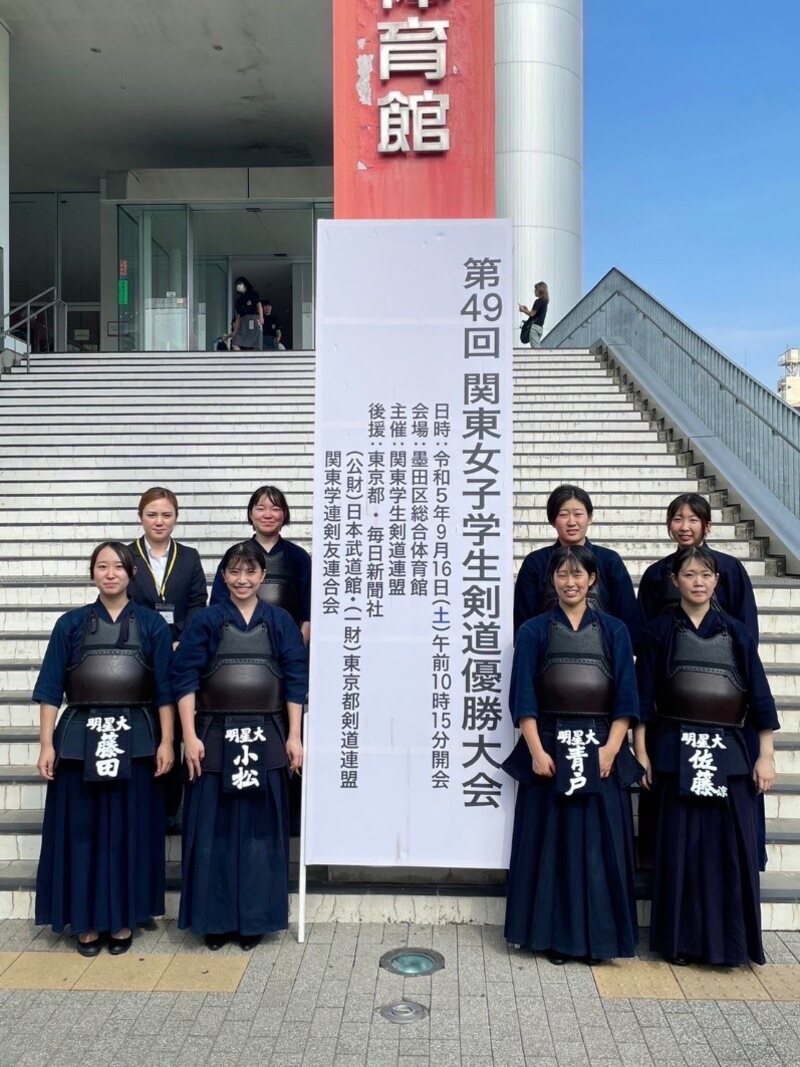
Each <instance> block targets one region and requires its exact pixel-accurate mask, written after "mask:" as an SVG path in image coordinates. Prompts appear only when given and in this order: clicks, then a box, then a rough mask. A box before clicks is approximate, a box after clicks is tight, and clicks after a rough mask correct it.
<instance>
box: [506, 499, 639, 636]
mask: <svg viewBox="0 0 800 1067" xmlns="http://www.w3.org/2000/svg"><path fill="white" fill-rule="evenodd" d="M593 512H594V508H593V506H592V501H591V497H590V496H589V494H588V493H587V492H586V490H585V489H581V488H580V486H577V485H559V486H558V487H557V488H556V489H554V490H553V491H552V493H551V494H550V496H549V497H548V498H547V520H548V522H549V523H550V525H551V526H552V527H554V529H555V531H556V534H557V540H556V542H555V543H554V544H552V545H547V546H545V547H544V548H538V549H536V550H535V551H534V552H529V553H528V555H527V556H526V557H525V559H524V560H523V561H522V566H521V567H520V569H519V574H518V575H517V580H516V583H515V585H514V630H515V632H516V631H518V630H519V628H520V626H522V624H523V623H525V622H527V621H528V619H532V618H533V617H534V616H535V615H541V613H542V612H544V611H548V610H549V609H550V608H551V607H552V606H553V605H554V603H555V594H554V592H553V588H552V584H551V583H550V582H549V581H548V578H547V572H548V567H549V564H550V559H551V557H552V555H553V553H554V552H555V551H556V550H557V549H558V547H559V545H561V546H568V547H570V546H574V545H585V546H586V547H587V548H588V549H589V550H590V551H591V552H592V554H593V555H594V557H595V559H596V560H597V581H596V582H595V583H594V584H593V586H592V590H591V593H590V601H592V602H594V603H596V604H597V606H598V607H599V608H600V609H601V610H603V611H607V612H608V614H609V615H613V616H614V617H615V618H617V619H621V620H622V622H624V623H625V625H626V626H627V627H628V633H629V634H630V638H631V642H632V644H633V647H634V650H635V649H636V646H637V642H638V641H639V637H640V634H641V628H642V626H641V615H640V612H639V606H638V604H637V603H636V595H635V593H634V591H633V582H631V578H630V575H629V574H628V571H627V569H626V567H625V564H624V563H623V562H622V559H621V557H620V556H619V555H618V554H617V553H616V552H614V551H613V549H610V548H604V547H603V546H602V545H596V544H593V543H592V542H591V541H589V539H588V537H587V536H586V535H587V532H588V530H589V526H590V525H591V522H592V515H593Z"/></svg>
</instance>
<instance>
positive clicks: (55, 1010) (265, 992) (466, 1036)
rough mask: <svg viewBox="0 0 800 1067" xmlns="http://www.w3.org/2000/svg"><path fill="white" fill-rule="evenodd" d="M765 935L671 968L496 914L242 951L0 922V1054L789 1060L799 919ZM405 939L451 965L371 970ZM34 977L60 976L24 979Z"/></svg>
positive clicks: (798, 1034)
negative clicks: (83, 951)
mask: <svg viewBox="0 0 800 1067" xmlns="http://www.w3.org/2000/svg"><path fill="white" fill-rule="evenodd" d="M765 940H766V943H767V948H768V952H769V957H770V963H769V964H768V965H767V967H765V968H755V969H754V970H749V969H744V970H741V971H736V972H721V971H712V970H710V969H708V970H707V969H699V968H698V969H695V968H691V969H685V970H684V969H675V970H673V969H672V968H669V967H667V966H666V964H654V963H652V962H649V961H648V958H647V953H646V952H643V953H642V956H643V958H642V959H641V960H639V961H634V962H632V963H629V964H625V965H619V964H604V965H602V966H601V967H598V968H595V969H594V970H592V969H589V968H587V967H585V966H583V965H582V964H570V965H569V966H567V967H562V968H556V967H553V966H552V965H551V964H550V963H548V962H547V961H546V960H544V959H537V958H536V957H534V956H533V955H531V954H529V953H524V952H518V951H511V952H509V950H508V948H507V946H506V944H505V942H504V940H503V938H502V931H501V930H500V929H499V928H498V927H490V926H485V927H478V926H435V927H430V926H423V927H414V926H411V927H409V926H405V925H402V924H392V925H385V926H384V925H374V924H364V925H360V926H356V925H349V924H348V925H344V924H339V925H338V926H334V925H318V926H315V927H313V928H312V929H311V931H310V935H309V939H308V942H307V943H306V944H305V945H298V944H297V942H296V941H295V938H294V936H293V935H292V934H288V935H285V936H276V937H274V938H271V939H269V941H268V942H265V943H264V944H262V945H261V946H259V948H258V949H256V950H255V952H253V953H252V954H250V955H247V956H246V955H244V954H243V953H242V952H241V951H240V950H239V949H238V948H233V947H230V948H228V949H226V950H224V951H223V953H222V954H211V953H208V952H207V951H206V950H205V949H204V948H203V947H202V946H199V945H198V944H197V943H196V941H195V940H194V939H193V938H191V937H189V938H187V937H186V936H185V935H184V934H182V933H181V932H180V931H177V930H176V929H175V926H174V923H163V924H159V927H158V929H157V930H154V931H151V932H148V933H145V934H143V935H141V936H140V937H139V938H138V939H137V941H136V943H135V946H134V949H133V950H131V952H130V953H129V954H128V955H127V956H125V957H120V958H118V959H114V958H112V957H110V956H108V954H107V953H104V954H103V955H102V956H100V957H98V958H97V959H96V960H93V961H92V962H91V963H88V962H87V961H85V960H83V959H82V958H81V957H79V956H78V954H77V953H75V952H74V951H72V949H71V945H72V942H71V940H69V939H60V940H58V939H55V938H53V937H52V935H49V934H47V933H46V932H45V933H37V931H36V930H35V929H34V928H33V927H32V925H31V924H30V923H27V922H21V921H16V920H6V921H5V922H2V923H0V1064H2V1065H3V1067H5V1065H9V1067H10V1065H13V1067H18V1065H19V1067H22V1065H44V1064H55V1065H64V1067H71V1065H75V1067H91V1065H95V1064H103V1065H108V1064H113V1065H115V1067H116V1065H118V1064H119V1065H127V1064H130V1065H132V1067H150V1065H157V1067H168V1065H172V1064H175V1065H178V1064H180V1065H184V1064H185V1065H187V1067H188V1065H192V1067H194V1065H200V1064H209V1065H214V1067H234V1065H235V1067H240V1065H244V1064H247V1065H250V1064H253V1065H262V1064H263V1065H265V1067H266V1065H270V1067H423V1065H428V1064H430V1065H432V1067H451V1065H461V1067H579V1065H590V1067H620V1065H624V1067H650V1065H658V1067H673V1065H675V1067H677V1065H684V1064H686V1065H690V1067H702V1065H722V1067H728V1065H731V1067H733V1065H740V1064H741V1065H743V1067H744V1065H753V1067H772V1065H775V1067H779V1065H784V1064H786V1065H789V1064H792V1065H796V1064H798V1063H800V962H799V961H800V934H784V935H778V934H767V935H766V937H765ZM404 944H408V945H414V946H419V947H432V948H435V949H437V950H438V951H439V952H441V953H442V954H443V955H444V957H445V961H446V965H445V969H444V970H443V971H440V972H438V973H437V974H434V975H433V976H431V977H429V978H421V979H420V978H417V979H408V978H405V979H404V978H401V977H397V976H394V975H391V974H389V973H388V972H386V971H383V970H380V969H379V967H378V961H379V959H380V956H381V955H382V953H383V952H385V951H387V950H388V949H390V948H394V947H398V946H401V945H404ZM70 968H71V969H70ZM65 975H66V978H65V977H64V976H65ZM59 982H61V983H62V984H61V985H59ZM37 983H38V985H40V986H41V985H47V984H50V985H55V986H56V988H51V989H41V988H19V986H20V985H23V986H24V985H32V984H33V985H35V984H37ZM64 983H66V984H64ZM115 984H116V985H117V986H119V987H124V988H113V987H114V986H115ZM92 986H95V987H97V988H96V989H95V990H94V991H93V989H92V988H91V987H92ZM5 987H8V988H5ZM167 988H169V989H171V990H172V991H166V989H167ZM137 989H138V990H139V991H131V990H137ZM180 989H185V990H194V991H193V992H179V991H178V990H180ZM213 989H216V990H219V989H227V990H228V991H227V992H219V991H216V992H212V991H209V990H213ZM623 994H627V995H623ZM401 997H405V998H407V999H410V1000H414V1001H417V1002H419V1003H422V1004H424V1005H425V1006H426V1007H427V1008H429V1009H430V1019H428V1020H425V1021H423V1022H418V1023H414V1024H409V1025H405V1026H394V1025H392V1024H390V1023H388V1022H386V1021H384V1020H383V1019H382V1018H381V1017H380V1016H379V1015H378V1014H377V1012H376V1009H377V1008H379V1007H380V1006H381V1005H383V1004H386V1003H388V1002H390V1001H392V1000H395V999H399V998H401ZM711 998H713V999H711Z"/></svg>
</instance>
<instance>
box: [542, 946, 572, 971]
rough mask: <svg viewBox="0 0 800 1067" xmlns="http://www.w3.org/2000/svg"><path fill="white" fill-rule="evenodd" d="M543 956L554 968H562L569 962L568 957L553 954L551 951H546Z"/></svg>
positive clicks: (558, 953) (557, 953)
mask: <svg viewBox="0 0 800 1067" xmlns="http://www.w3.org/2000/svg"><path fill="white" fill-rule="evenodd" d="M545 955H546V956H547V958H548V959H549V960H550V962H551V963H552V964H553V966H554V967H563V966H564V964H565V963H568V962H569V956H562V955H561V953H560V952H554V951H553V949H548V950H547V952H546V953H545Z"/></svg>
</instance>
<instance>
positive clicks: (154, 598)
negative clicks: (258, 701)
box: [128, 485, 208, 818]
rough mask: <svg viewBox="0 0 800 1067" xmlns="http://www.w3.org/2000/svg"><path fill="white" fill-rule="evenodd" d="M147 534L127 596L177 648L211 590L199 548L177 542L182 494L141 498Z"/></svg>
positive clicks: (172, 807)
mask: <svg viewBox="0 0 800 1067" xmlns="http://www.w3.org/2000/svg"><path fill="white" fill-rule="evenodd" d="M139 519H140V521H141V523H142V529H143V531H144V532H143V534H142V536H141V537H137V539H136V540H135V541H134V542H133V543H132V544H131V545H130V546H129V547H130V550H131V552H132V553H133V558H134V561H135V563H136V573H135V575H134V577H133V579H132V580H131V583H130V585H129V586H128V597H129V598H130V599H131V600H132V601H133V602H134V603H135V604H141V605H142V606H143V607H146V608H151V609H152V610H154V611H157V612H158V613H159V615H160V616H161V617H162V619H163V620H164V622H166V623H167V625H168V626H169V629H170V633H171V635H172V647H173V649H175V648H177V647H178V643H179V642H180V639H181V637H182V635H183V631H184V629H185V628H186V623H187V622H188V620H189V619H190V618H191V617H192V615H194V614H195V613H196V612H198V611H200V610H201V609H202V608H204V607H205V606H206V603H207V600H208V589H207V586H206V576H205V572H204V570H203V564H202V562H201V561H200V556H199V554H198V552H197V549H196V548H190V547H189V545H184V544H181V543H179V542H178V541H173V540H172V531H173V529H174V528H175V523H176V522H177V521H178V498H177V497H176V496H175V494H174V493H173V492H172V491H171V490H170V489H164V488H163V487H162V486H160V485H156V486H153V488H152V489H148V490H147V491H146V492H144V493H143V494H142V497H141V499H140V501H139ZM180 745H181V734H180V724H178V726H177V728H176V735H175V763H174V765H173V769H172V771H171V772H170V774H169V775H168V776H167V778H166V786H165V788H166V792H167V796H166V812H167V817H168V818H174V817H175V816H176V815H177V813H178V809H179V808H180V806H181V796H182V793H183V781H182V778H181V754H180Z"/></svg>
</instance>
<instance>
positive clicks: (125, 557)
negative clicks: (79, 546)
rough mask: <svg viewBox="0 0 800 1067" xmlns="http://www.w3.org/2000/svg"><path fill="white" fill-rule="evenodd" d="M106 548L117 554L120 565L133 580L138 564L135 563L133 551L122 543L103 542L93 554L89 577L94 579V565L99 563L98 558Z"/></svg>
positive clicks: (90, 561)
mask: <svg viewBox="0 0 800 1067" xmlns="http://www.w3.org/2000/svg"><path fill="white" fill-rule="evenodd" d="M104 548H110V549H112V550H113V551H114V552H116V554H117V557H118V559H119V561H120V563H121V564H122V566H123V567H124V568H125V573H126V574H127V575H128V577H129V578H131V579H132V578H133V576H134V574H136V563H135V562H134V559H133V553H132V552H131V550H130V549H129V548H128V546H127V545H123V543H122V542H121V541H101V543H100V544H99V545H98V546H97V548H96V549H95V550H94V552H92V558H91V559H90V560H89V577H90V578H94V565H95V563H97V557H98V556H99V555H100V553H101V552H102V551H103V549H104Z"/></svg>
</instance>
